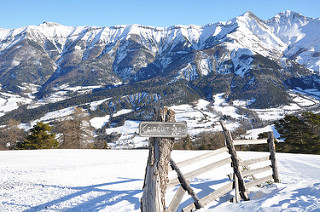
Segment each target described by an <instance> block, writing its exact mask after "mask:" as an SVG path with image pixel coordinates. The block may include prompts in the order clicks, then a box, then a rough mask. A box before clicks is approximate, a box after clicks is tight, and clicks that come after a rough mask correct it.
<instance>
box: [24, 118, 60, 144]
mask: <svg viewBox="0 0 320 212" xmlns="http://www.w3.org/2000/svg"><path fill="white" fill-rule="evenodd" d="M51 130H52V127H51V126H50V125H49V124H45V123H43V122H37V124H36V125H34V126H33V128H31V129H30V130H29V134H28V136H27V138H26V139H25V140H24V141H23V142H22V143H20V145H19V149H51V148H57V147H58V145H59V142H58V141H57V140H56V139H55V134H54V133H52V132H51Z"/></svg>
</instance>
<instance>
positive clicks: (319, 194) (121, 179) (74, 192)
mask: <svg viewBox="0 0 320 212" xmlns="http://www.w3.org/2000/svg"><path fill="white" fill-rule="evenodd" d="M203 153H204V151H173V153H172V158H173V159H174V160H175V161H176V162H178V161H182V160H185V159H187V158H191V157H194V156H196V155H200V154H203ZM262 154H267V153H256V152H239V156H240V157H241V158H243V159H246V158H250V157H259V156H261V155H262ZM147 155H148V150H35V151H1V152H0V200H1V201H0V211H117V212H122V211H140V198H141V195H142V185H143V179H144V172H145V166H146V162H147ZM277 159H278V168H279V171H280V178H281V183H279V184H272V185H268V184H266V185H264V186H263V187H255V188H252V189H250V191H251V193H250V194H249V196H250V199H251V201H248V202H243V201H242V202H240V203H237V204H232V203H229V202H225V201H226V200H228V199H229V198H230V197H231V196H230V195H229V196H228V195H227V196H224V197H221V198H220V200H217V201H214V202H212V204H211V205H208V206H207V207H206V208H204V209H201V210H200V211H201V212H203V211H219V212H221V211H248V212H249V211H250V212H251V211H320V200H319V199H320V156H319V155H302V154H283V153H277ZM182 171H185V170H182ZM231 171H232V170H231V168H230V167H229V166H228V167H222V168H221V169H219V170H214V171H211V172H208V173H206V174H203V175H200V176H198V177H197V178H194V179H192V181H191V185H192V187H193V188H194V190H195V191H196V192H197V193H198V196H199V197H200V198H201V197H203V196H205V195H207V194H209V193H210V192H212V191H213V190H215V189H216V188H218V187H219V185H216V184H223V183H225V182H226V180H227V177H226V174H227V173H230V172H231ZM172 176H173V175H172V174H169V177H172ZM176 189H177V188H173V189H169V190H168V192H167V194H166V197H167V200H166V201H167V205H168V204H169V203H170V198H171V197H172V196H173V195H174V192H175V190H176ZM190 203H191V199H190V198H189V196H188V195H185V197H184V199H183V202H182V205H181V207H185V206H187V205H188V204H190Z"/></svg>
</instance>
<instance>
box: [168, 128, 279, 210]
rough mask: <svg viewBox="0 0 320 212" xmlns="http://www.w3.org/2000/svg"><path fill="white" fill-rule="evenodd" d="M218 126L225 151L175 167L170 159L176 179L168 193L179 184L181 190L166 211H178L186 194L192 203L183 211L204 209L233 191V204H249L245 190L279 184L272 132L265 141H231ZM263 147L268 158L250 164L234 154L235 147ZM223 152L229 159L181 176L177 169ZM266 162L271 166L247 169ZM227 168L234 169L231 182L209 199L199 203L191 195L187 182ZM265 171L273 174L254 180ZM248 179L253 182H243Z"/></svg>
mask: <svg viewBox="0 0 320 212" xmlns="http://www.w3.org/2000/svg"><path fill="white" fill-rule="evenodd" d="M220 123H221V126H222V128H223V132H224V134H225V137H226V147H223V148H220V149H217V150H214V151H210V152H208V153H205V154H203V155H200V156H197V157H193V158H190V159H187V160H185V161H181V162H178V163H175V162H174V161H173V160H172V158H171V160H170V166H171V170H174V171H176V173H177V178H174V179H172V180H170V181H169V183H168V184H167V189H168V188H172V187H174V186H176V185H178V184H180V186H179V188H178V190H177V191H176V194H175V195H174V197H173V199H172V200H171V203H170V205H169V206H168V208H167V209H168V211H169V212H173V211H177V209H178V207H179V205H180V202H181V201H182V199H183V197H184V195H185V193H188V194H189V195H190V196H191V197H192V199H193V201H194V202H193V203H192V204H190V205H188V206H187V207H185V208H184V209H183V211H193V210H195V209H200V208H202V207H204V206H205V205H207V204H209V203H210V202H212V201H214V200H216V199H218V198H219V197H222V196H223V195H225V194H227V193H230V192H231V191H232V190H234V191H235V192H234V193H235V196H234V198H233V200H234V201H235V202H238V201H240V200H241V199H243V200H245V201H247V200H249V196H248V190H247V189H248V188H250V187H253V186H256V185H259V184H262V183H264V182H267V181H272V180H273V181H274V182H280V180H279V174H278V168H277V162H276V157H275V148H274V137H273V133H272V132H269V133H268V139H266V140H233V139H232V137H231V134H230V132H229V131H228V130H227V129H226V127H225V126H224V124H223V122H220ZM263 143H267V144H268V145H269V150H270V155H268V156H263V157H260V158H253V159H249V160H241V159H240V158H239V157H238V155H237V152H236V150H235V146H236V145H252V144H263ZM225 152H228V153H229V156H228V157H226V158H223V159H221V160H219V161H216V162H214V163H211V164H209V165H206V166H203V167H200V168H198V169H196V170H194V171H191V172H189V173H185V174H183V173H182V172H181V171H180V168H182V167H185V166H188V165H192V164H194V163H196V162H199V161H201V160H204V159H207V158H210V157H215V156H218V155H219V154H221V153H225ZM266 161H271V165H267V166H264V167H259V168H253V169H251V168H250V166H251V165H255V164H257V163H262V162H266ZM227 164H231V167H232V168H233V174H230V175H229V179H230V182H228V183H227V184H225V185H224V186H222V187H221V188H219V189H217V190H215V191H214V192H212V193H210V194H209V195H207V196H205V197H203V198H201V199H199V198H198V196H197V194H196V193H195V192H194V191H193V189H192V187H191V186H190V180H191V179H192V178H194V177H196V176H199V175H201V174H204V173H206V172H209V171H212V170H214V169H217V168H219V167H221V166H224V165H227ZM267 171H272V175H269V176H266V177H262V178H257V177H256V176H255V175H258V174H260V173H263V172H267ZM248 176H252V180H250V181H249V180H246V181H247V182H245V180H244V178H245V177H248Z"/></svg>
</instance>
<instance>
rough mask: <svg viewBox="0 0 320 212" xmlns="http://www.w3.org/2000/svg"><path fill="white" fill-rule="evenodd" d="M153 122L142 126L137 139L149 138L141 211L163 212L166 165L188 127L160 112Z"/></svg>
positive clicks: (166, 111)
mask: <svg viewBox="0 0 320 212" xmlns="http://www.w3.org/2000/svg"><path fill="white" fill-rule="evenodd" d="M155 116H156V117H155V118H156V122H142V123H141V124H140V126H139V134H140V136H145V137H150V138H149V156H148V161H147V167H146V172H145V178H144V184H143V194H142V198H141V211H143V212H150V211H152V212H162V211H165V210H166V204H165V192H166V189H167V182H168V181H169V179H168V165H169V161H170V158H171V151H172V148H173V142H174V138H175V137H184V136H186V135H187V124H186V123H185V122H175V112H174V111H173V110H170V109H169V108H163V109H160V110H159V111H157V112H156V114H155Z"/></svg>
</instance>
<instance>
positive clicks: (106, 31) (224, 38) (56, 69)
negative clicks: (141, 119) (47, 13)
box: [0, 11, 320, 117]
mask: <svg viewBox="0 0 320 212" xmlns="http://www.w3.org/2000/svg"><path fill="white" fill-rule="evenodd" d="M0 84H1V90H2V91H3V92H10V93H14V94H19V95H27V94H28V93H30V88H31V87H33V88H36V91H34V90H33V94H34V95H35V99H38V100H39V99H44V98H48V97H50V96H52V95H53V94H54V93H56V92H65V98H64V99H63V101H58V102H55V103H54V104H55V105H52V106H50V108H51V109H50V110H53V108H54V109H57V108H62V107H64V106H69V105H73V104H83V103H86V102H90V101H97V100H101V99H106V98H108V99H109V100H108V101H105V102H104V105H101V106H100V107H99V108H100V112H104V113H112V112H115V111H117V110H119V109H121V108H133V109H140V108H141V107H143V106H152V107H155V106H161V105H170V104H173V103H184V102H187V103H188V102H192V101H194V100H196V99H199V98H205V99H208V100H210V99H211V100H213V99H212V97H213V95H214V94H216V93H222V92H223V93H225V95H226V98H227V100H228V101H230V102H232V101H234V100H246V101H250V105H248V106H249V107H252V108H268V107H274V106H279V105H283V104H287V103H290V101H291V97H290V95H289V93H288V91H289V90H290V89H294V88H297V87H299V88H301V89H317V90H319V89H320V19H317V18H309V17H305V16H303V15H301V14H299V13H296V12H292V11H284V12H281V13H279V14H277V15H275V16H274V17H273V18H271V19H268V20H261V19H260V18H258V17H257V16H256V15H254V14H253V13H252V12H250V11H249V12H246V13H244V14H243V15H240V16H238V17H236V18H234V19H231V20H229V21H227V22H218V23H213V24H208V25H204V26H197V25H188V26H182V25H175V26H171V27H167V28H162V27H151V26H141V25H121V26H112V27H94V26H80V27H72V26H63V25H60V24H58V23H53V22H44V23H42V24H40V25H38V26H31V25H30V26H26V27H22V28H18V29H0ZM79 86H80V87H81V88H83V87H88V88H93V89H91V90H90V89H89V90H90V92H89V93H88V92H85V93H83V92H77V91H74V90H72V89H68V88H75V87H79ZM31 90H32V89H31ZM71 97H72V98H71ZM318 97H319V96H318ZM319 98H320V97H319ZM110 99H111V100H110ZM61 105H63V106H61ZM48 110H49V109H46V110H45V111H48ZM50 110H49V111H50ZM17 114H19V113H17ZM20 115H21V114H20ZM12 116H14V115H13V114H11V115H10V117H12Z"/></svg>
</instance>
